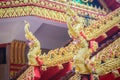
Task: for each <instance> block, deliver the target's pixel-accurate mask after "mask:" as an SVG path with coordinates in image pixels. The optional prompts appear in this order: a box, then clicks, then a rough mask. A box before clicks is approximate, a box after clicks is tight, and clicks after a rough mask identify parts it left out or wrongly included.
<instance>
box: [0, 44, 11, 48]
mask: <svg viewBox="0 0 120 80" xmlns="http://www.w3.org/2000/svg"><path fill="white" fill-rule="evenodd" d="M9 44H10V43H5V44H0V48H5V47H6V46H7V45H9Z"/></svg>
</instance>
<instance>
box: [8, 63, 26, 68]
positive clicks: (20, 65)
mask: <svg viewBox="0 0 120 80" xmlns="http://www.w3.org/2000/svg"><path fill="white" fill-rule="evenodd" d="M25 65H26V64H10V66H18V67H22V66H25Z"/></svg>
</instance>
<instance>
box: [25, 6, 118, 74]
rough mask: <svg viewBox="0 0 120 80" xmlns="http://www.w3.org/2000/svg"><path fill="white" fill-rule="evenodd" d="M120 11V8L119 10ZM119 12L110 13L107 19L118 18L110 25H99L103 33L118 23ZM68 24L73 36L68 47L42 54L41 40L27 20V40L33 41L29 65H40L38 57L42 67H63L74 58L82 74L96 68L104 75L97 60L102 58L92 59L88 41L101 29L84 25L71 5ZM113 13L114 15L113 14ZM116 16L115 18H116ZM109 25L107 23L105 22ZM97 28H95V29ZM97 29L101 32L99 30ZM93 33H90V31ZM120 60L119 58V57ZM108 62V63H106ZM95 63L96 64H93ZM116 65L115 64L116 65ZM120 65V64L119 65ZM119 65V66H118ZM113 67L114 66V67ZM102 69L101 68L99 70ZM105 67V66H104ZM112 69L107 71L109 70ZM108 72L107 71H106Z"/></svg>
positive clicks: (74, 62)
mask: <svg viewBox="0 0 120 80" xmlns="http://www.w3.org/2000/svg"><path fill="white" fill-rule="evenodd" d="M119 11H120V8H119V9H118V12H119ZM118 12H113V13H112V14H110V15H108V16H107V18H108V17H109V19H107V20H116V21H114V22H113V23H111V24H109V26H106V27H105V28H103V29H102V28H101V26H99V30H100V31H102V30H103V31H102V33H105V32H106V30H104V29H106V28H107V27H109V29H110V28H112V27H111V26H112V25H115V23H118V20H119V19H120V17H118V18H116V17H115V16H120V15H119V13H118ZM67 15H68V19H67V25H68V33H69V35H70V37H71V38H73V41H72V42H71V43H70V44H69V45H68V46H66V47H62V48H57V49H54V50H50V51H49V52H48V54H46V53H44V54H43V55H42V54H41V49H40V48H41V46H40V42H39V41H38V40H37V38H36V37H35V36H34V35H33V34H32V32H30V31H29V26H30V25H29V23H28V22H26V21H25V23H26V25H25V33H26V35H25V37H26V39H27V40H29V41H30V42H31V43H30V44H29V47H30V50H29V53H28V60H29V65H35V66H36V65H39V64H38V62H37V60H36V57H38V58H39V59H40V60H42V61H43V64H42V66H41V67H42V69H43V70H46V69H47V68H48V67H52V66H58V67H59V68H63V67H62V64H63V63H67V62H69V61H71V60H73V66H74V67H75V71H76V72H79V73H80V74H90V73H92V71H93V69H96V70H95V72H96V73H97V74H99V75H102V74H104V73H101V71H100V70H101V69H100V67H99V66H100V65H101V64H100V63H98V62H97V61H99V60H100V61H101V59H98V60H95V59H96V58H92V59H90V55H91V53H92V50H91V48H89V44H88V41H89V40H90V39H92V38H96V36H97V37H98V35H100V31H99V30H98V28H96V27H88V28H84V27H83V22H81V20H80V18H79V16H77V14H76V13H75V12H73V11H72V10H71V9H70V7H68V8H67ZM111 15H112V16H111ZM114 17H115V18H114ZM111 18H112V19H111ZM107 20H106V17H105V18H104V19H103V21H102V20H100V21H102V22H101V24H102V23H103V22H105V21H107ZM104 25H107V24H104ZM102 27H103V25H102ZM94 28H95V29H94ZM97 30H98V31H99V32H97ZM90 31H91V33H92V34H93V32H94V34H93V35H91V33H90V35H89V34H88V32H90ZM93 46H94V51H95V50H96V49H97V48H98V45H97V43H96V42H94V44H93ZM117 59H118V61H119V58H117ZM106 64H107V63H106ZM92 65H94V66H92ZM114 67H115V66H114ZM118 67H119V66H118ZM118 67H117V68H118ZM112 68H113V67H112ZM99 69H100V70H99ZM104 69H105V68H104ZM109 71H110V69H109V70H108V71H107V72H109ZM104 72H106V71H104Z"/></svg>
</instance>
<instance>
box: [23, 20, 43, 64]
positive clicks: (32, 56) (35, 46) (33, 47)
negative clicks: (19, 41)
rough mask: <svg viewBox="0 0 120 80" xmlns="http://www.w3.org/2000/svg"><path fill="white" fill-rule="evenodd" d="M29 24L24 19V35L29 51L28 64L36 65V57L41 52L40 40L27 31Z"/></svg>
mask: <svg viewBox="0 0 120 80" xmlns="http://www.w3.org/2000/svg"><path fill="white" fill-rule="evenodd" d="M29 27H30V24H29V23H28V22H27V21H25V37H26V39H27V40H29V44H28V45H29V47H30V49H29V52H28V61H29V62H28V64H29V65H38V63H37V61H36V57H37V56H39V55H40V54H41V49H40V48H41V46H40V42H39V41H38V40H37V38H36V37H35V36H34V35H33V34H32V32H30V31H29Z"/></svg>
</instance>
